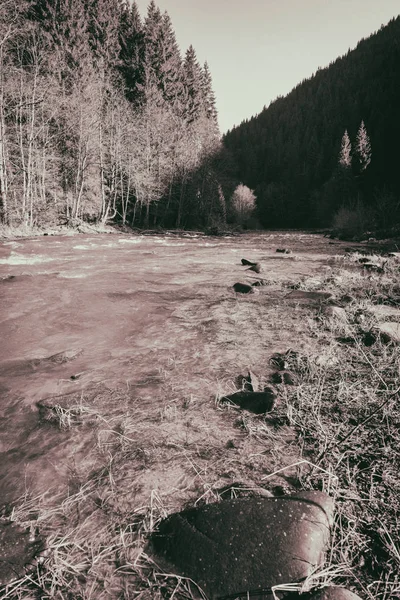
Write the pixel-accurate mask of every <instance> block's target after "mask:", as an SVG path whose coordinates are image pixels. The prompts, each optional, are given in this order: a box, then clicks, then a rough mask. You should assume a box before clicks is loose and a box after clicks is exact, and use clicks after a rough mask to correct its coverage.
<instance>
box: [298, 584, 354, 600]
mask: <svg viewBox="0 0 400 600" xmlns="http://www.w3.org/2000/svg"><path fill="white" fill-rule="evenodd" d="M301 598H302V600H361V598H360V596H357V595H356V594H353V592H350V590H346V588H344V587H339V586H337V585H331V586H329V587H325V588H322V590H319V591H318V592H313V593H311V594H306V595H302V596H301Z"/></svg>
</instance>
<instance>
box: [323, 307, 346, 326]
mask: <svg viewBox="0 0 400 600" xmlns="http://www.w3.org/2000/svg"><path fill="white" fill-rule="evenodd" d="M322 314H323V316H324V317H326V318H327V319H334V320H337V321H342V322H345V321H347V315H346V311H345V310H344V308H341V307H340V306H324V308H323V310H322Z"/></svg>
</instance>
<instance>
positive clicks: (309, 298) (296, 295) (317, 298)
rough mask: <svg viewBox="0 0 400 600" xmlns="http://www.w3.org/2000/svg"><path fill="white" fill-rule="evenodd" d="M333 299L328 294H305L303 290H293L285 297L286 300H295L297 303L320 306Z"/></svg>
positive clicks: (331, 295)
mask: <svg viewBox="0 0 400 600" xmlns="http://www.w3.org/2000/svg"><path fill="white" fill-rule="evenodd" d="M332 297H333V294H331V293H330V292H306V291H303V290H294V291H293V292H290V293H289V294H287V295H286V296H285V298H286V299H287V300H296V301H297V302H306V303H308V304H322V303H323V302H327V301H328V300H330V299H331V298H332Z"/></svg>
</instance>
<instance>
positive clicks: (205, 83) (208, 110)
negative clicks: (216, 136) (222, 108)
mask: <svg viewBox="0 0 400 600" xmlns="http://www.w3.org/2000/svg"><path fill="white" fill-rule="evenodd" d="M202 94H203V104H204V109H205V114H206V117H207V118H208V119H210V120H211V121H213V122H214V123H215V125H216V127H217V129H218V112H217V107H216V101H215V94H214V90H213V87H212V78H211V73H210V69H209V66H208V63H207V62H205V63H204V67H203V78H202Z"/></svg>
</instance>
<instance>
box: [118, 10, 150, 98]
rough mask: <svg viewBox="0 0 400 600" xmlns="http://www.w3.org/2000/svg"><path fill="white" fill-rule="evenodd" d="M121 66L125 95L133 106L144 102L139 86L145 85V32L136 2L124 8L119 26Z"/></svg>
mask: <svg viewBox="0 0 400 600" xmlns="http://www.w3.org/2000/svg"><path fill="white" fill-rule="evenodd" d="M119 43H120V64H119V71H120V73H121V74H122V76H123V78H124V84H125V95H126V97H127V98H128V100H130V101H131V102H132V103H133V104H135V105H138V104H140V103H141V101H142V97H141V94H140V92H139V87H138V86H143V84H144V30H143V25H142V22H141V19H140V14H139V9H138V7H137V4H136V2H133V4H132V6H131V7H129V6H127V5H125V6H123V8H122V11H121V14H120V25H119Z"/></svg>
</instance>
